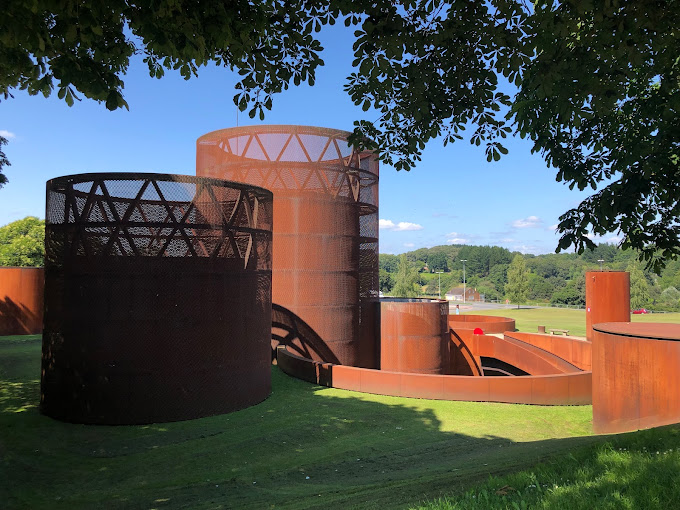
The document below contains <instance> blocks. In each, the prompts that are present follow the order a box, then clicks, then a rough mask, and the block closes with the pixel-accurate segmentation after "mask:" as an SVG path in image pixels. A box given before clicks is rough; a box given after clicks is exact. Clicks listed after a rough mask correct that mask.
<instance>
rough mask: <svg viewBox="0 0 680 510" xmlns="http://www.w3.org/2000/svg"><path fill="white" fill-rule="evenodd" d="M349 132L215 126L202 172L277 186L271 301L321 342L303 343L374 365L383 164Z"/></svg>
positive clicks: (316, 354) (330, 357) (329, 358)
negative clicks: (359, 146)
mask: <svg viewBox="0 0 680 510" xmlns="http://www.w3.org/2000/svg"><path fill="white" fill-rule="evenodd" d="M348 135H349V133H347V132H344V131H338V130H335V129H324V128H316V127H304V126H247V127H240V128H232V129H224V130H220V131H214V132H212V133H208V134H206V135H204V136H202V137H200V138H199V139H198V141H197V147H196V173H197V175H200V176H205V177H217V178H220V179H229V180H231V181H237V182H244V183H249V184H254V185H257V186H262V187H264V188H267V189H269V190H271V191H272V192H273V193H274V229H273V230H274V258H273V282H272V300H273V302H274V303H275V304H277V305H280V306H281V307H283V308H285V309H287V310H288V312H290V313H291V315H293V316H294V317H295V319H296V320H299V321H302V322H304V324H306V325H307V326H309V327H310V328H311V329H312V330H313V331H314V332H315V333H316V335H315V336H316V338H320V339H321V340H322V341H323V344H324V345H323V346H322V347H319V346H318V345H312V346H311V347H309V346H305V345H298V344H304V343H305V339H304V338H302V339H300V338H296V339H295V341H294V342H295V343H296V347H298V348H299V349H301V350H302V351H304V352H309V354H310V356H311V357H312V358H314V359H316V360H319V361H325V362H332V363H341V364H345V365H353V366H360V367H367V368H374V367H376V366H377V349H378V345H377V344H378V341H377V338H376V337H377V335H376V326H377V324H376V318H375V312H376V308H377V307H376V305H375V301H376V300H377V298H378V161H377V159H376V157H375V155H374V154H373V153H370V152H360V151H357V150H354V149H353V148H352V147H351V146H349V145H348V143H347V136H348ZM320 353H326V354H325V355H322V354H320Z"/></svg>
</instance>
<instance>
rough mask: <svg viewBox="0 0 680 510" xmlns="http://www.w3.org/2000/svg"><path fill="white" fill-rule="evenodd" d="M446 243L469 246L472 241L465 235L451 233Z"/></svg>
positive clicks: (447, 235) (447, 236)
mask: <svg viewBox="0 0 680 510" xmlns="http://www.w3.org/2000/svg"><path fill="white" fill-rule="evenodd" d="M446 242H447V243H448V244H467V243H469V242H470V239H469V238H468V236H466V235H465V234H459V233H458V232H449V233H448V234H446Z"/></svg>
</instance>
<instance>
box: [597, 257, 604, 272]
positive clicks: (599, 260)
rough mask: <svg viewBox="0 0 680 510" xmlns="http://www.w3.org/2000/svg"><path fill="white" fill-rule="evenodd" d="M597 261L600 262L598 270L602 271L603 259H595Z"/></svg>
mask: <svg viewBox="0 0 680 510" xmlns="http://www.w3.org/2000/svg"><path fill="white" fill-rule="evenodd" d="M597 261H598V262H599V263H600V271H602V264H603V263H604V260H603V259H597Z"/></svg>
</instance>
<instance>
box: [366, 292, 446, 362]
mask: <svg viewBox="0 0 680 510" xmlns="http://www.w3.org/2000/svg"><path fill="white" fill-rule="evenodd" d="M448 313H449V303H448V302H447V301H440V300H436V299H409V298H385V299H381V300H380V334H381V347H380V370H386V371H390V372H414V373H419V374H446V373H447V371H448V367H449V339H448V330H449V328H448V322H447V319H448Z"/></svg>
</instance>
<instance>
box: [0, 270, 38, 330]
mask: <svg viewBox="0 0 680 510" xmlns="http://www.w3.org/2000/svg"><path fill="white" fill-rule="evenodd" d="M44 286H45V271H44V269H43V268H42V267H0V336H3V335H35V334H38V333H41V332H42V328H43V291H44Z"/></svg>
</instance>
